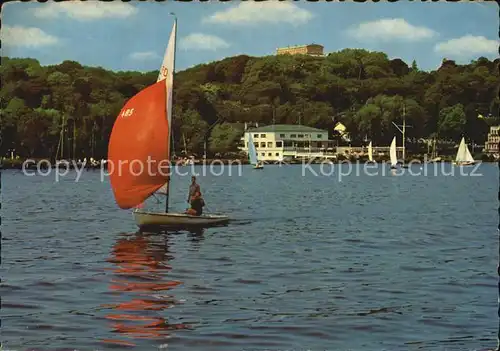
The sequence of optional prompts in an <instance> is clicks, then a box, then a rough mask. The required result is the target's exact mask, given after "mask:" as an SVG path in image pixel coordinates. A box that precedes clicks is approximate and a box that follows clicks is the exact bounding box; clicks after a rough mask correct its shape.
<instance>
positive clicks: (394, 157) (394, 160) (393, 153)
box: [389, 137, 398, 169]
mask: <svg viewBox="0 0 500 351" xmlns="http://www.w3.org/2000/svg"><path fill="white" fill-rule="evenodd" d="M389 155H390V157H391V169H396V168H397V167H396V166H397V164H398V157H397V155H396V137H394V138H393V139H392V142H391V147H390V150H389Z"/></svg>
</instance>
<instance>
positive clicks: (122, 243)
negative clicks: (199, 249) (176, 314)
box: [103, 233, 189, 346]
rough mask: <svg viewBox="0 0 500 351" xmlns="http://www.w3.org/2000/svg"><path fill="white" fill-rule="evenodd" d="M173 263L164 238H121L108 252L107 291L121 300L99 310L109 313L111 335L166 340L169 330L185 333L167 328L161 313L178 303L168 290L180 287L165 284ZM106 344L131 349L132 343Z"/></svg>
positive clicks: (175, 283)
mask: <svg viewBox="0 0 500 351" xmlns="http://www.w3.org/2000/svg"><path fill="white" fill-rule="evenodd" d="M173 259H174V257H173V256H172V254H171V252H170V251H169V244H168V235H167V233H165V234H145V233H142V234H124V235H121V236H120V238H119V239H118V240H117V242H116V244H115V245H114V246H113V248H112V250H111V257H110V258H109V259H108V262H110V263H113V264H115V265H116V268H115V269H113V272H114V274H115V276H116V278H114V279H112V280H111V284H110V285H109V289H110V290H111V291H113V292H116V293H117V299H120V300H123V299H124V300H125V301H124V302H119V303H116V304H112V305H106V306H103V307H105V308H108V309H111V310H112V312H110V313H108V314H107V315H106V319H108V320H109V321H111V327H112V329H113V331H114V332H116V333H119V334H121V335H123V336H125V337H126V338H127V339H132V340H133V339H139V338H141V339H144V338H146V339H156V340H163V339H166V338H168V337H169V334H170V331H171V330H173V329H185V328H188V327H189V326H187V325H184V324H169V323H168V320H167V318H166V316H165V310H166V309H168V308H171V307H174V306H175V305H176V304H177V303H178V301H176V299H175V297H174V296H173V295H172V294H171V293H170V290H171V289H173V288H175V287H176V286H178V285H179V284H182V282H181V281H175V280H168V272H169V271H170V270H171V269H172V267H171V266H170V264H169V263H170V262H171V261H172V260H173ZM103 341H104V342H106V343H112V344H119V345H127V346H135V345H136V344H135V343H134V342H133V341H130V340H129V341H127V340H118V339H105V340H103Z"/></svg>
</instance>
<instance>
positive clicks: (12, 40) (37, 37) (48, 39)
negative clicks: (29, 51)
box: [1, 25, 59, 48]
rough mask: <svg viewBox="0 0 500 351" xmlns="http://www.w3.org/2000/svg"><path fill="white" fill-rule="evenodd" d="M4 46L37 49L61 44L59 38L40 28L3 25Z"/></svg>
mask: <svg viewBox="0 0 500 351" xmlns="http://www.w3.org/2000/svg"><path fill="white" fill-rule="evenodd" d="M1 38H2V45H6V46H25V47H31V48H37V47H41V46H47V45H54V44H57V43H59V38H57V37H55V36H53V35H50V34H48V33H46V32H44V31H43V30H41V29H40V28H36V27H22V26H8V25H3V26H2V29H1Z"/></svg>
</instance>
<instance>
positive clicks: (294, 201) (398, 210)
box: [1, 164, 499, 351]
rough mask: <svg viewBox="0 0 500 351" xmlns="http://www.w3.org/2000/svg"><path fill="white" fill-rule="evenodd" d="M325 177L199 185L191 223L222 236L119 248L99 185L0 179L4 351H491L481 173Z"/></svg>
mask: <svg viewBox="0 0 500 351" xmlns="http://www.w3.org/2000/svg"><path fill="white" fill-rule="evenodd" d="M336 167H337V168H335V171H334V174H333V175H331V176H325V175H321V174H318V176H315V175H314V174H312V172H311V170H306V172H305V174H303V168H302V166H301V165H293V166H282V167H279V166H267V167H266V168H265V169H264V170H262V171H256V170H253V169H252V168H251V167H250V166H243V169H242V174H241V175H238V168H237V166H233V168H232V169H231V170H232V174H231V175H229V170H228V169H227V168H226V169H225V170H224V173H223V174H222V175H220V176H215V175H213V174H210V173H209V172H205V173H207V174H206V175H205V176H203V175H200V176H199V178H198V180H199V183H200V185H201V188H202V191H203V192H204V196H205V199H206V202H207V212H223V213H227V214H229V215H230V216H231V217H232V218H235V219H236V220H235V222H234V223H232V224H230V225H229V226H227V227H222V228H212V229H206V230H204V231H203V232H172V233H167V234H146V233H143V234H140V233H137V228H136V225H135V223H134V221H133V218H132V215H131V213H130V211H123V210H120V209H118V207H117V206H116V204H115V202H114V199H113V196H112V192H111V189H110V186H109V182H108V178H106V177H105V178H104V181H101V176H100V172H99V170H96V171H88V172H83V174H82V175H81V178H80V179H79V180H78V182H75V173H74V172H71V173H70V174H68V175H67V176H65V177H63V178H62V179H59V181H57V182H56V181H55V175H54V174H53V173H52V174H51V175H49V176H45V177H44V176H39V175H38V176H32V177H29V176H24V175H23V174H22V173H21V172H20V171H3V172H2V212H1V215H2V227H1V229H2V234H3V238H2V271H3V273H2V285H1V296H2V309H1V313H2V341H3V348H4V350H5V349H8V350H26V349H30V350H31V349H37V350H56V349H67V350H74V349H76V350H111V349H133V350H135V349H137V350H155V349H160V348H161V349H165V348H166V349H167V350H203V351H205V350H214V351H225V350H228V351H229V350H231V351H233V350H478V349H487V348H494V347H496V335H497V332H498V325H499V324H498V316H497V294H498V289H497V282H498V276H497V274H496V269H497V257H498V233H497V229H496V228H497V223H498V212H497V208H498V200H497V193H498V168H497V166H496V165H495V164H483V165H481V167H480V168H479V169H478V170H475V171H474V175H476V176H459V175H455V176H445V175H442V174H439V175H434V174H432V172H429V173H428V175H427V176H410V175H408V174H405V175H401V176H394V175H392V174H391V173H390V172H389V171H388V170H387V169H384V173H385V175H382V174H379V175H375V176H368V175H366V174H363V172H359V174H358V175H356V174H351V175H346V176H343V177H342V178H341V179H340V181H339V174H338V170H339V169H344V168H345V167H347V166H345V165H343V166H338V165H337V166H336ZM338 167H341V168H338ZM439 167H441V166H439ZM443 167H444V168H445V170H446V171H447V172H450V170H451V165H445V166H443ZM414 168H416V169H420V166H412V167H411V169H412V170H413V169H414ZM195 169H196V170H197V171H200V170H201V169H202V168H201V167H196V168H195ZM312 169H313V171H314V170H316V171H317V172H318V171H319V170H320V166H319V165H315V166H313V167H312ZM186 170H188V169H187V168H186ZM472 170H473V168H468V171H467V172H469V173H470V172H471V171H472ZM344 171H345V169H344ZM328 172H329V171H328ZM353 172H354V171H353ZM346 173H347V172H346ZM479 173H480V174H482V175H481V176H477V175H478V174H479ZM189 178H190V176H189V175H186V176H184V177H174V179H173V182H172V186H173V189H174V190H175V193H174V194H173V195H172V197H173V199H172V202H171V207H172V209H177V210H184V209H185V207H186V205H187V204H186V202H185V199H186V191H187V187H188V184H189V181H190V179H189ZM158 206H159V208H163V204H162V205H158Z"/></svg>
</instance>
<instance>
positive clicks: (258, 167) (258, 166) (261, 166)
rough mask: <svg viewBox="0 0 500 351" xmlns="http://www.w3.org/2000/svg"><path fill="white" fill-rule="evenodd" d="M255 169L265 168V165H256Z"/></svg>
mask: <svg viewBox="0 0 500 351" xmlns="http://www.w3.org/2000/svg"><path fill="white" fill-rule="evenodd" d="M253 169H264V166H263V165H255V166H254V167H253Z"/></svg>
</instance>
